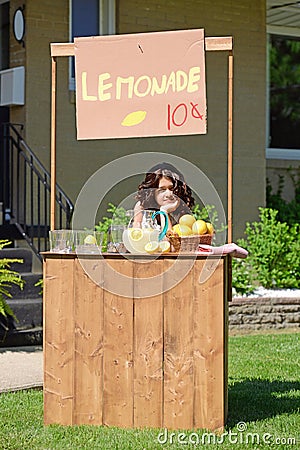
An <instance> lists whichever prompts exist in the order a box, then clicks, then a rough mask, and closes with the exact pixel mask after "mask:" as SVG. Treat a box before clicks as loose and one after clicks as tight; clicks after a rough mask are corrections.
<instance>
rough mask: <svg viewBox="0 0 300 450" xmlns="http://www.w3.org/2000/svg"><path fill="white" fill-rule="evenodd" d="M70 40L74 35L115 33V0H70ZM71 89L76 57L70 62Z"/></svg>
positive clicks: (73, 81) (73, 84)
mask: <svg viewBox="0 0 300 450" xmlns="http://www.w3.org/2000/svg"><path fill="white" fill-rule="evenodd" d="M70 11H71V18H70V41H71V42H73V39H74V37H80V36H97V35H105V34H114V33H115V15H116V13H115V0H70ZM70 74H71V76H70V90H75V68H74V58H71V63H70Z"/></svg>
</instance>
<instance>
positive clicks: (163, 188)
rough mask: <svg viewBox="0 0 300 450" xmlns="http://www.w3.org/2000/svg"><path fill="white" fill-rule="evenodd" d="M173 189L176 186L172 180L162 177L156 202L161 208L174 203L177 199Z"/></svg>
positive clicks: (157, 190) (157, 189)
mask: <svg viewBox="0 0 300 450" xmlns="http://www.w3.org/2000/svg"><path fill="white" fill-rule="evenodd" d="M173 188H174V186H173V182H172V180H171V178H166V177H162V178H161V179H160V180H159V184H158V188H156V190H155V200H156V203H157V204H158V205H159V207H160V206H164V205H167V204H168V203H170V202H174V200H175V199H176V198H177V197H176V195H175V194H174V193H173Z"/></svg>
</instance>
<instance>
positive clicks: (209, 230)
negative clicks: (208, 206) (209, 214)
mask: <svg viewBox="0 0 300 450" xmlns="http://www.w3.org/2000/svg"><path fill="white" fill-rule="evenodd" d="M206 228H207V232H208V233H209V234H214V232H215V230H214V227H213V224H212V223H210V222H206Z"/></svg>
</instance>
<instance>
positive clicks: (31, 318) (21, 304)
mask: <svg viewBox="0 0 300 450" xmlns="http://www.w3.org/2000/svg"><path fill="white" fill-rule="evenodd" d="M7 303H8V305H9V306H10V307H11V309H12V311H13V312H14V314H15V316H16V318H17V321H14V325H15V327H16V329H17V330H24V329H29V328H35V327H41V326H42V324H43V301H42V298H41V297H39V298H25V299H24V298H23V299H9V300H7Z"/></svg>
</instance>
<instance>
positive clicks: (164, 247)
mask: <svg viewBox="0 0 300 450" xmlns="http://www.w3.org/2000/svg"><path fill="white" fill-rule="evenodd" d="M170 248H171V245H170V242H169V241H161V242H160V243H159V250H160V251H161V252H162V253H167V252H169V251H170Z"/></svg>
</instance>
